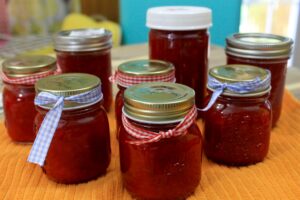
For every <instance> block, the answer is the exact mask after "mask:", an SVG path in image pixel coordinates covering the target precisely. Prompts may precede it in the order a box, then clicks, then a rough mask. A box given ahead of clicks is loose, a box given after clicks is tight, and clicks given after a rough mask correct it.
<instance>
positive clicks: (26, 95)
mask: <svg viewBox="0 0 300 200" xmlns="http://www.w3.org/2000/svg"><path fill="white" fill-rule="evenodd" d="M55 70H56V61H55V58H53V57H49V56H19V57H15V58H10V59H7V60H5V61H4V62H3V63H2V72H3V73H2V80H3V83H4V88H3V109H4V118H5V119H4V120H5V127H6V129H7V133H8V135H9V136H10V138H11V139H12V140H13V141H14V142H19V143H31V142H33V141H34V138H35V132H34V117H35V115H36V110H35V107H34V96H35V90H34V84H35V82H36V81H37V80H38V79H40V78H42V77H46V76H48V75H50V74H53V73H54V72H55Z"/></svg>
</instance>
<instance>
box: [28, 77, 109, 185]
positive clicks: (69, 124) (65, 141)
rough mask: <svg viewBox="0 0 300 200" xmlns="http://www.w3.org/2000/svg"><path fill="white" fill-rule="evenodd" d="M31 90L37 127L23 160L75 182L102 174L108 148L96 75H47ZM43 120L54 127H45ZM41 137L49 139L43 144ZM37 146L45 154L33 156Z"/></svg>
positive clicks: (50, 174) (51, 175)
mask: <svg viewBox="0 0 300 200" xmlns="http://www.w3.org/2000/svg"><path fill="white" fill-rule="evenodd" d="M35 89H36V91H37V97H36V99H35V104H36V106H37V110H38V114H37V115H36V118H35V125H36V130H37V131H38V132H37V138H36V140H35V142H34V144H33V147H32V149H31V153H30V156H29V159H28V160H29V162H32V163H36V164H39V165H41V166H42V168H43V171H44V173H45V174H46V175H47V176H48V178H50V179H51V180H54V181H56V182H59V183H65V184H74V183H81V182H86V181H89V180H93V179H96V178H97V177H99V176H101V175H104V174H105V173H106V169H107V167H108V165H109V163H110V154H111V150H110V132H109V124H108V119H107V115H106V112H105V110H104V108H103V106H102V98H103V95H102V92H101V88H100V80H99V78H97V77H96V76H94V75H89V74H81V73H67V74H62V75H56V76H49V77H47V78H44V79H41V80H39V81H38V82H37V83H36V86H35ZM48 98H50V100H49V99H48ZM60 100H61V101H60ZM59 101H60V103H58V102H59ZM60 106H61V107H60ZM59 109H60V110H59ZM59 111H60V112H61V115H60V116H59V114H58V113H59ZM55 116H56V117H55ZM55 120H57V124H55ZM42 123H43V124H42ZM47 123H48V126H50V127H52V126H53V127H54V129H53V131H54V132H48V129H47V125H46V124H47ZM49 135H50V136H49ZM51 137H53V138H52V139H49V138H51ZM42 141H49V144H48V145H49V146H48V147H47V145H45V144H43V142H42ZM40 149H42V150H43V151H42V152H46V154H43V155H39V156H36V154H38V152H40ZM41 157H42V158H41Z"/></svg>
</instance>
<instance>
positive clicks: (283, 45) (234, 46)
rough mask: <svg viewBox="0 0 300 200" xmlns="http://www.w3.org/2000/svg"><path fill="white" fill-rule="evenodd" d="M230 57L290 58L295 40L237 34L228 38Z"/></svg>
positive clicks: (281, 37)
mask: <svg viewBox="0 0 300 200" xmlns="http://www.w3.org/2000/svg"><path fill="white" fill-rule="evenodd" d="M226 44H227V45H226V49H225V51H226V53H227V54H228V55H233V56H239V57H243V58H254V59H277V58H289V57H290V55H291V53H292V46H293V40H292V39H291V38H288V37H283V36H280V35H274V34H268V33H235V34H233V35H231V36H228V37H227V38H226Z"/></svg>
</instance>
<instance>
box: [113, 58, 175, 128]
mask: <svg viewBox="0 0 300 200" xmlns="http://www.w3.org/2000/svg"><path fill="white" fill-rule="evenodd" d="M114 79H115V81H116V83H117V84H118V88H119V92H118V93H117V96H116V101H115V116H116V126H117V129H116V130H117V131H118V130H119V127H120V125H121V124H122V117H121V116H122V108H123V105H124V101H123V98H124V91H125V89H126V88H128V87H130V86H132V85H136V84H139V83H143V82H155V81H156V82H157V81H160V82H175V70H174V66H173V65H172V64H171V63H169V62H164V61H160V60H132V61H128V62H125V63H122V64H121V65H119V67H118V70H117V71H116V73H115V77H114Z"/></svg>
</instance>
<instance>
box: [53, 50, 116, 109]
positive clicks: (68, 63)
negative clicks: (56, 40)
mask: <svg viewBox="0 0 300 200" xmlns="http://www.w3.org/2000/svg"><path fill="white" fill-rule="evenodd" d="M56 56H57V63H58V66H59V68H60V69H61V71H62V72H63V73H69V72H80V73H87V74H93V75H95V76H97V77H99V78H100V79H101V83H102V85H101V87H102V92H103V98H104V103H103V105H104V108H105V109H106V110H107V111H109V108H110V106H111V104H112V84H111V83H110V81H109V77H110V76H111V53H110V49H104V50H98V51H89V52H65V51H58V50H56Z"/></svg>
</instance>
